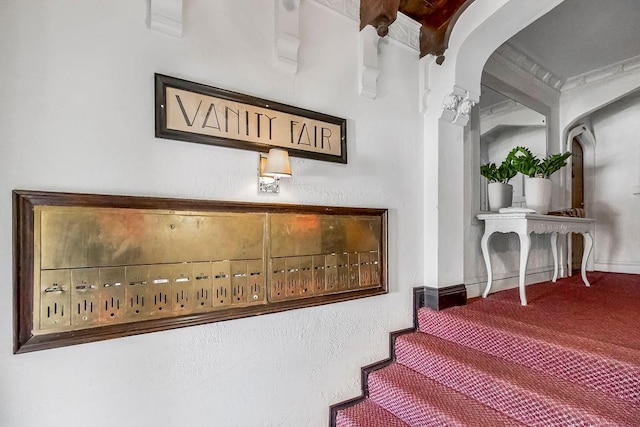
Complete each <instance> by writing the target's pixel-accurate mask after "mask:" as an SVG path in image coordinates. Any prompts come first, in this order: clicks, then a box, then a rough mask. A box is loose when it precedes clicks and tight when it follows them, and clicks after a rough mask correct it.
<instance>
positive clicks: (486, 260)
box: [480, 233, 493, 298]
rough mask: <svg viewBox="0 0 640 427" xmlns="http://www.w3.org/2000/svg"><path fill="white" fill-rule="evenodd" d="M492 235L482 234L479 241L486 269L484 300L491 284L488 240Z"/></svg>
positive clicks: (491, 273)
mask: <svg viewBox="0 0 640 427" xmlns="http://www.w3.org/2000/svg"><path fill="white" fill-rule="evenodd" d="M491 234H492V233H484V234H483V235H482V240H480V248H482V256H483V257H484V264H485V266H486V267H487V286H486V287H485V288H484V292H483V293H482V298H486V297H487V295H489V291H490V290H491V283H492V282H493V272H492V271H491V257H490V256H489V238H490V237H491Z"/></svg>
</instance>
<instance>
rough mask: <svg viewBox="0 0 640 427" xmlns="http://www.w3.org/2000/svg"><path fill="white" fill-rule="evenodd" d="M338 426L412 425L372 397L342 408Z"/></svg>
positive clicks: (400, 426)
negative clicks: (381, 405) (382, 406)
mask: <svg viewBox="0 0 640 427" xmlns="http://www.w3.org/2000/svg"><path fill="white" fill-rule="evenodd" d="M336 427H410V426H409V425H408V424H405V423H404V422H402V421H401V420H399V419H398V418H396V417H395V416H394V415H393V414H392V413H390V412H389V411H387V410H385V409H383V408H381V407H380V406H378V405H377V404H375V403H374V402H373V401H371V400H370V399H364V400H363V401H361V402H358V403H357V404H355V405H353V406H349V407H348V408H345V409H342V410H340V411H339V412H338V414H337V416H336Z"/></svg>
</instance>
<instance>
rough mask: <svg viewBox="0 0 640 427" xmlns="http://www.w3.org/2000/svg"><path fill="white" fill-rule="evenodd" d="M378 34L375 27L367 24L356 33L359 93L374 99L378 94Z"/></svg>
mask: <svg viewBox="0 0 640 427" xmlns="http://www.w3.org/2000/svg"><path fill="white" fill-rule="evenodd" d="M379 41H380V36H378V33H377V32H376V30H375V28H373V27H371V26H367V27H365V28H363V29H362V30H361V31H360V34H359V35H358V62H359V65H360V72H359V73H358V79H359V82H358V83H359V85H358V86H359V93H360V95H362V96H366V97H367V98H371V99H375V97H376V95H377V94H378V74H380V70H379V69H378V42H379Z"/></svg>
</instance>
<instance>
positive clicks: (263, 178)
mask: <svg viewBox="0 0 640 427" xmlns="http://www.w3.org/2000/svg"><path fill="white" fill-rule="evenodd" d="M259 170H260V172H259V176H258V191H259V192H260V193H279V192H280V178H290V177H291V165H290V164H289V153H288V152H287V150H284V149H282V148H272V149H270V150H269V154H268V155H265V154H263V153H260V169H259Z"/></svg>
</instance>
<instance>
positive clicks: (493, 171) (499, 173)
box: [480, 148, 518, 184]
mask: <svg viewBox="0 0 640 427" xmlns="http://www.w3.org/2000/svg"><path fill="white" fill-rule="evenodd" d="M515 155H516V150H515V148H514V149H513V150H511V151H510V152H509V154H507V157H506V158H505V159H504V160H503V161H502V163H501V164H500V166H496V164H495V163H487V164H484V165H481V166H480V175H482V176H484V177H485V178H487V179H488V180H489V182H501V183H503V184H508V183H509V181H510V180H511V179H512V178H513V177H515V176H516V174H517V173H518V171H517V170H516V169H515V168H514V165H513V160H514V157H515Z"/></svg>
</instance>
